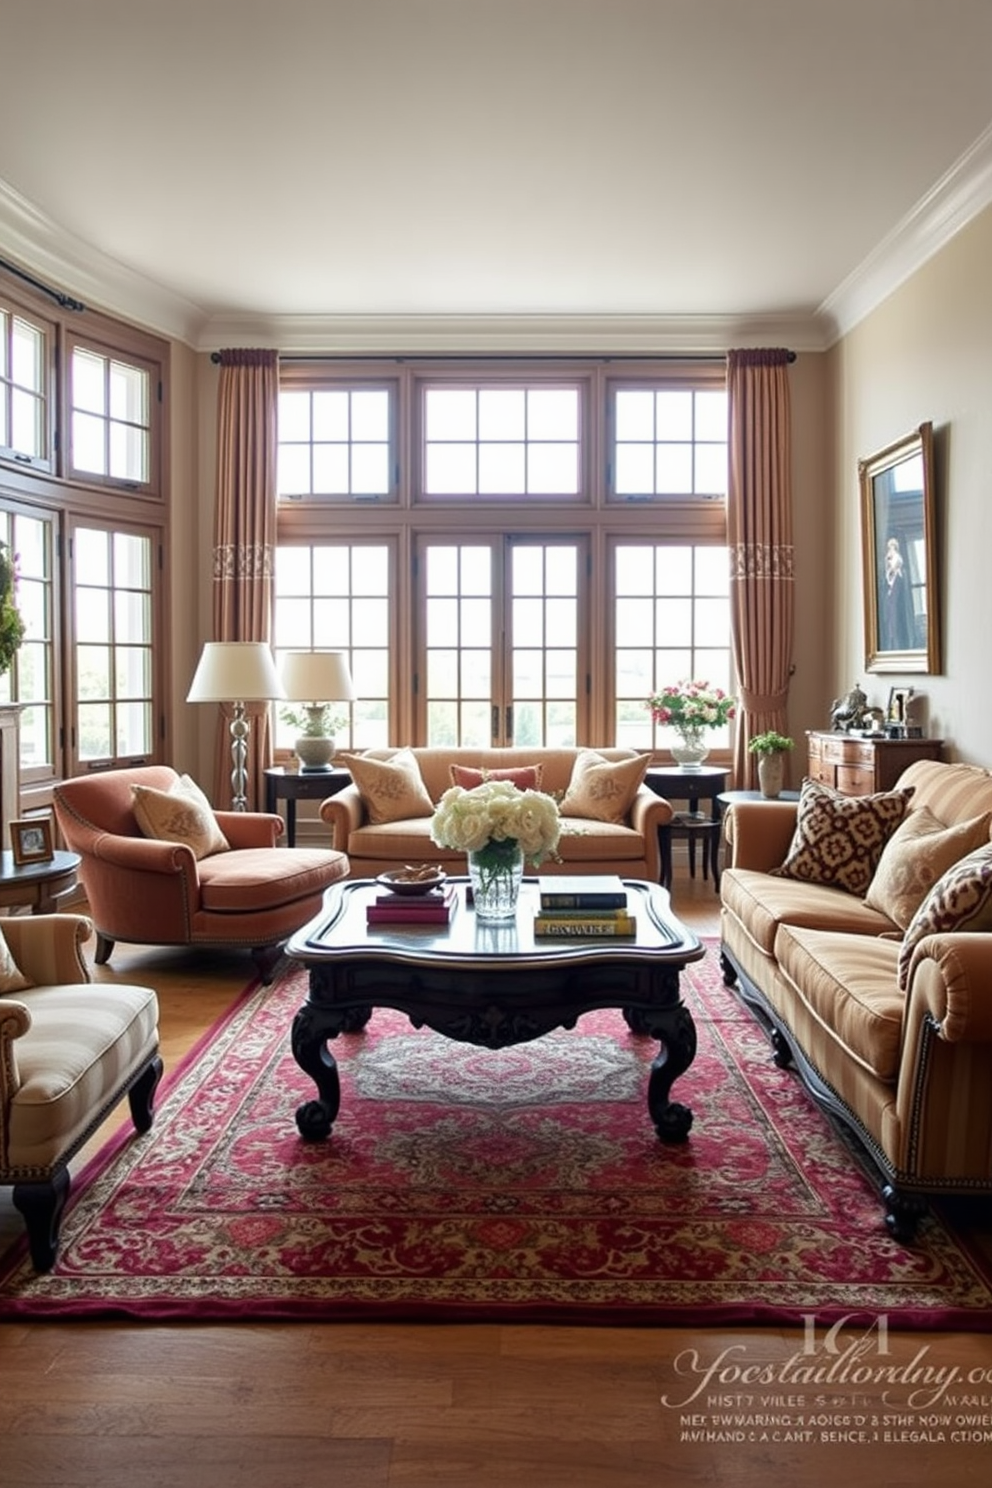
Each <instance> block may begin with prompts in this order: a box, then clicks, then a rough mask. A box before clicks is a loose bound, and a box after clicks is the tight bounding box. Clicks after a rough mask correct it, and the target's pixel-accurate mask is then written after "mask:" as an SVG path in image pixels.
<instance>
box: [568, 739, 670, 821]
mask: <svg viewBox="0 0 992 1488" xmlns="http://www.w3.org/2000/svg"><path fill="white" fill-rule="evenodd" d="M650 763H651V756H650V754H636V755H632V756H631V757H630V759H619V760H608V759H606V758H605V757H604V756H603V755H601V754H597V753H596V751H595V750H594V749H580V750H579V752H578V754H577V755H576V757H575V763H574V765H573V766H572V778H571V780H570V781H569V782H568V790H567V791H566V792H565V796H564V799H563V800H562V802H561V804H560V806H559V808H558V809H559V811H560V812H561V815H562V816H579V817H586V818H588V819H589V820H590V821H604V822H613V823H615V824H616V825H620V824H621V823H622V822H623V820H624V817H625V816H626V815H627V812H628V811H629V810H630V807H631V803H632V802H633V799H634V797H635V796H636V795H637V792H638V790H639V789H640V784H641V781H642V780H643V779H644V772H645V770H646V769H647V767H648V765H649V764H650Z"/></svg>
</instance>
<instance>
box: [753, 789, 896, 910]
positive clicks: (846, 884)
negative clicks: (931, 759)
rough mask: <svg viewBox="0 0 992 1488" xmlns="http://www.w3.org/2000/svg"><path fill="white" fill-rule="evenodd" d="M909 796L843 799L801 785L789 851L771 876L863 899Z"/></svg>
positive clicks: (891, 794)
mask: <svg viewBox="0 0 992 1488" xmlns="http://www.w3.org/2000/svg"><path fill="white" fill-rule="evenodd" d="M912 794H913V790H912V788H910V789H909V790H897V791H881V792H880V793H879V794H878V795H874V796H844V795H841V793H840V791H835V790H833V789H832V788H831V787H830V786H829V785H823V784H821V783H820V781H818V780H808V779H807V780H804V781H803V783H802V789H801V791H800V793H799V807H798V811H797V815H796V828H795V831H794V832H793V835H792V841H791V843H790V844H789V851H788V853H787V854H786V858H785V862H784V863H783V864H782V865H781V867H779V868H773V869H772V870H771V871H772V873H773V874H777V875H778V876H779V877H780V878H797V879H801V880H803V881H804V882H805V883H815V884H826V885H828V886H829V887H832V888H837V889H845V890H846V891H847V893H849V894H859V895H860V894H864V893H865V892H866V890H867V888H868V885H869V884H870V883H871V881H872V878H873V877H874V876H875V869H876V868H877V867H878V860H879V858H880V857H881V856H882V850H883V848H884V847H885V844H886V843H887V842H888V840H889V838H890V837H891V836H892V833H893V832H894V831H895V829H896V827H898V825H899V823H900V822H901V821H902V819H903V817H904V816H905V815H906V811H907V810H908V807H909V802H910V798H911V797H912Z"/></svg>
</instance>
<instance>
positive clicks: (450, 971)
mask: <svg viewBox="0 0 992 1488" xmlns="http://www.w3.org/2000/svg"><path fill="white" fill-rule="evenodd" d="M454 883H455V885H456V887H457V893H458V904H457V906H456V908H455V909H454V911H453V914H452V918H451V923H450V925H447V926H445V927H443V928H441V927H438V926H436V925H415V926H411V925H409V924H404V925H397V926H389V927H384V926H376V927H375V928H369V927H368V926H367V925H366V919H365V909H366V906H367V905H368V904H369V903H370V901H371V900H372V899H373V898H374V897H375V895H376V894H377V893H378V892H381V890H380V889H379V887H378V885H376V884H375V883H374V882H371V881H369V880H366V879H356V880H351V881H344V882H340V883H336V884H332V885H331V886H330V888H329V889H328V890H327V892H326V894H325V896H324V906H323V910H322V912H321V913H320V914H319V915H317V916H316V917H315V918H314V919H313V920H311V921H310V923H309V924H307V925H304V926H303V928H302V929H301V930H299V931H298V932H297V933H296V934H295V935H294V936H293V937H292V939H291V940H290V941H289V943H288V945H287V946H286V953H287V955H289V956H290V957H291V958H293V959H294V960H297V961H300V962H302V963H303V964H304V965H305V966H307V967H308V968H309V972H310V989H309V997H308V999H307V1001H306V1003H304V1005H303V1007H301V1008H300V1010H299V1012H298V1013H297V1014H296V1016H295V1018H294V1020H293V1031H292V1049H293V1057H294V1059H295V1060H296V1062H297V1064H298V1065H299V1066H300V1068H301V1069H302V1070H304V1071H305V1073H306V1074H308V1075H309V1076H310V1077H311V1078H312V1079H313V1081H314V1084H315V1085H316V1087H317V1099H316V1100H309V1101H305V1102H304V1103H303V1104H302V1105H301V1106H299V1107H298V1109H297V1112H296V1124H297V1127H298V1128H299V1131H300V1134H301V1136H303V1137H305V1138H306V1139H307V1140H308V1141H314V1142H316V1141H320V1140H322V1139H323V1138H325V1137H327V1136H329V1134H330V1131H331V1127H332V1125H333V1123H334V1119H335V1117H336V1116H337V1113H338V1109H339V1106H340V1101H341V1089H340V1082H339V1080H338V1071H337V1064H336V1061H335V1059H334V1056H333V1054H332V1053H331V1052H330V1049H329V1048H328V1046H327V1041H328V1039H334V1038H336V1037H337V1036H338V1034H340V1033H352V1032H355V1031H356V1030H358V1029H360V1028H363V1027H364V1026H365V1024H366V1023H367V1022H368V1020H369V1018H370V1017H371V1016H372V1012H373V1010H374V1009H375V1008H397V1009H398V1010H399V1011H400V1012H402V1013H406V1015H407V1016H408V1017H409V1019H410V1022H411V1023H412V1024H413V1026H414V1027H415V1028H420V1027H422V1026H423V1025H424V1024H426V1025H427V1026H428V1027H429V1028H433V1029H434V1030H435V1031H436V1032H437V1033H440V1034H442V1035H443V1036H444V1037H445V1038H450V1039H456V1040H458V1041H459V1042H461V1043H470V1044H478V1045H481V1046H483V1047H485V1048H487V1049H500V1048H505V1047H506V1046H507V1045H510V1044H522V1043H526V1042H528V1041H529V1040H530V1039H536V1038H540V1037H541V1035H542V1034H545V1033H550V1032H551V1030H552V1029H554V1028H574V1026H575V1023H576V1021H577V1019H578V1018H579V1017H580V1016H581V1015H582V1014H583V1013H588V1012H591V1011H592V1010H593V1009H595V1008H611V1007H615V1008H620V1009H621V1010H622V1012H623V1016H624V1018H625V1019H626V1021H627V1025H628V1027H629V1028H631V1029H632V1030H633V1031H634V1032H635V1033H642V1034H646V1035H648V1036H649V1037H651V1038H654V1039H657V1040H658V1041H659V1043H660V1045H661V1047H660V1049H659V1052H658V1054H657V1056H656V1058H655V1059H654V1062H653V1063H652V1065H651V1073H650V1076H649V1079H648V1090H647V1104H648V1111H649V1113H650V1116H651V1120H652V1121H653V1122H654V1126H655V1129H656V1131H657V1133H658V1136H659V1137H661V1138H662V1140H663V1141H666V1142H680V1141H684V1140H685V1138H686V1137H687V1135H688V1133H689V1128H690V1127H691V1125H692V1112H691V1110H690V1109H689V1107H688V1106H685V1105H681V1104H680V1103H679V1102H677V1101H673V1100H671V1099H670V1093H671V1088H672V1085H673V1084H674V1082H675V1080H676V1079H677V1078H678V1076H679V1075H681V1074H683V1073H684V1072H685V1071H686V1070H687V1069H688V1068H689V1066H690V1064H691V1063H692V1061H693V1059H694V1058H695V1054H696V1028H695V1024H694V1023H693V1021H692V1015H691V1014H690V1012H689V1009H688V1008H687V1007H686V1005H685V1003H684V1002H683V1001H682V998H681V996H680V992H679V974H680V972H681V971H682V968H683V967H684V966H686V965H688V963H689V962H690V961H698V960H699V959H700V958H701V957H702V955H703V954H704V950H703V947H702V946H701V945H700V943H699V941H698V940H697V939H696V937H695V936H694V935H693V934H691V932H690V931H688V930H687V929H686V928H685V926H684V925H681V924H680V923H679V921H678V920H677V919H676V918H675V916H674V915H673V914H672V911H671V905H670V901H669V897H668V893H667V891H666V890H665V889H663V888H661V887H660V885H658V884H652V883H648V882H646V881H643V880H639V879H629V880H626V881H625V887H626V889H627V896H628V904H629V906H630V909H631V910H632V912H633V913H634V914H635V915H636V918H637V934H636V936H632V937H630V938H620V937H617V938H607V937H589V938H585V937H584V938H582V939H576V938H568V939H545V938H537V939H536V938H535V937H534V935H533V933H532V925H533V919H534V912H535V910H536V909H537V905H538V889H537V883H536V880H526V879H525V880H524V883H523V886H522V888H521V893H520V903H519V906H518V909H517V917H516V920H515V921H512V920H511V921H508V922H507V923H506V924H505V925H504V924H493V923H491V922H489V923H486V922H483V921H477V920H476V917H475V912H474V910H472V909H471V907H470V906H469V904H468V903H467V902H466V888H467V885H468V881H467V880H466V879H455V880H454Z"/></svg>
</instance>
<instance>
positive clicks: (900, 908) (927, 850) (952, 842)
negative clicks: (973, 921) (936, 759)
mask: <svg viewBox="0 0 992 1488" xmlns="http://www.w3.org/2000/svg"><path fill="white" fill-rule="evenodd" d="M990 821H992V812H988V811H987V812H986V813H985V815H984V816H976V817H973V818H972V819H971V821H965V822H958V823H957V825H956V826H952V827H948V826H945V825H944V823H943V822H942V821H941V820H940V819H939V817H936V816H934V814H933V812H932V811H931V810H930V808H929V806H918V807H917V808H916V810H915V811H911V812H909V814H908V816H907V817H906V819H905V821H904V822H902V823H901V825H900V826H898V827H897V828H896V830H895V831H894V832H893V834H892V836H891V837H890V838H889V840H888V842H887V843H886V844H885V848H884V850H883V852H882V856H881V857H880V858H879V860H878V867H877V868H876V869H875V877H874V878H873V879H872V881H871V883H870V884H869V886H868V892H867V894H866V895H865V903H866V904H867V905H868V907H869V909H877V910H879V911H881V913H882V914H884V915H888V917H889V919H890V920H892V921H894V923H895V924H897V925H898V926H899V929H900V930H905V929H906V927H907V925H908V924H909V922H910V920H911V919H912V918H913V916H914V914H915V913H916V911H917V910H918V909H919V907H920V905H921V904H922V903H923V900H924V899H925V898H926V896H927V895H928V894H929V892H930V890H931V889H932V888H933V886H934V884H935V883H936V882H937V880H938V879H939V878H940V877H941V875H942V874H944V873H946V872H947V870H948V868H950V867H952V866H953V865H954V864H955V863H958V862H960V861H961V859H962V858H964V857H967V855H968V853H970V852H974V851H975V849H976V848H977V847H981V846H983V844H984V843H986V842H988V840H989V823H990Z"/></svg>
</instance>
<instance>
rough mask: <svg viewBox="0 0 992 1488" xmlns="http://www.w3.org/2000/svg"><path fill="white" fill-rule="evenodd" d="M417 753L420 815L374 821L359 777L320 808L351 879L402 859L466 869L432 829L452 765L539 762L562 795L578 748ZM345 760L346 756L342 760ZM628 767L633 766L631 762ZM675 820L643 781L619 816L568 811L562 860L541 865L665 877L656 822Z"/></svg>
mask: <svg viewBox="0 0 992 1488" xmlns="http://www.w3.org/2000/svg"><path fill="white" fill-rule="evenodd" d="M397 753H398V751H396V750H390V749H378V750H376V749H372V750H368V751H366V753H365V754H364V755H363V756H362V758H363V759H366V760H371V761H377V760H386V761H388V760H390V759H392V758H394V757H395V756H396V754H397ZM409 753H410V754H412V755H413V757H414V759H415V760H416V764H417V768H418V770H419V774H420V778H421V780H422V782H423V786H424V788H425V791H426V795H427V797H428V798H429V802H428V804H427V805H421V806H419V807H417V808H416V809H418V810H420V811H421V812H423V814H421V815H412V816H408V817H401V818H400V819H398V820H394V821H388V822H380V823H373V822H372V821H370V819H369V810H368V806H367V802H366V800H365V799H364V798H363V796H362V793H361V791H360V790H359V788H358V786H357V785H356V784H354V783H352V784H351V785H348V786H346V787H345V789H344V790H342V791H339V792H338V794H337V795H335V796H330V797H329V798H328V799H327V800H326V801H324V802H323V803H322V805H321V808H320V815H321V817H322V819H323V820H324V821H325V822H326V823H327V825H328V826H329V827H330V828H331V831H332V833H333V839H332V840H333V845H334V847H335V848H337V849H338V850H339V851H340V852H344V853H347V855H348V861H349V863H350V865H351V866H350V876H351V877H352V878H370V877H375V875H376V874H378V873H382V872H384V871H385V870H386V869H388V868H397V867H401V866H402V865H403V864H404V863H423V862H431V863H440V864H442V865H443V866H444V867H445V868H446V869H447V870H448V871H449V872H453V873H464V872H465V871H466V864H465V858H464V855H463V854H460V853H457V852H454V851H452V850H450V849H448V848H443V847H437V846H436V845H435V844H434V843H433V842H432V841H431V836H430V814H431V809H432V808H431V804H430V803H435V804H436V802H437V801H439V800H440V798H441V796H442V795H443V794H444V792H445V791H446V790H447V789H448V788H449V787H450V786H451V785H452V784H453V780H452V774H451V766H452V765H460V766H466V767H468V768H470V769H477V770H484V771H485V770H490V771H491V770H500V769H512V768H516V767H526V766H529V765H539V766H540V767H541V771H540V773H541V778H540V784H539V787H538V788H539V789H540V790H542V791H546V792H547V793H548V794H550V795H554V796H556V797H559V798H560V797H563V796H564V795H565V792H566V791H567V790H568V787H569V784H570V782H571V780H572V773H573V767H574V766H575V763H576V759H577V757H578V755H579V753H580V751H579V750H578V749H564V748H562V749H551V748H541V749H538V748H525V747H516V748H506V749H468V748H439V747H435V748H415V749H412V750H410V751H409ZM595 753H596V754H598V755H600V756H602V758H603V759H605V760H609V761H616V762H620V763H621V764H623V763H625V762H630V761H635V760H637V759H638V758H643V757H639V756H638V755H637V754H636V753H635V751H634V750H630V749H600V750H596V751H595ZM345 763H347V759H345ZM627 768H628V769H633V768H634V767H633V766H630V765H628V766H627ZM671 819H672V808H671V806H670V805H669V803H668V802H667V801H666V800H665V799H664V798H663V797H662V796H658V795H656V794H655V793H654V791H652V790H651V789H650V787H649V786H647V785H644V784H641V785H640V786H639V787H638V788H637V789H636V791H635V793H634V795H633V800H632V802H631V804H630V806H629V809H627V810H626V811H625V812H624V814H623V819H622V820H621V821H618V822H611V821H604V820H600V819H598V818H596V817H591V816H584V817H571V816H566V817H563V823H562V824H563V831H562V837H561V843H560V846H559V854H560V857H561V861H560V862H553V861H551V860H547V861H545V862H544V863H543V864H542V865H541V872H542V873H556V872H557V873H586V872H588V873H619V874H620V875H621V876H622V877H624V878H646V879H649V880H650V881H651V882H653V883H657V882H659V881H660V877H661V859H660V849H659V843H658V828H659V827H662V826H665V825H667V823H668V822H670V821H671Z"/></svg>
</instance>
